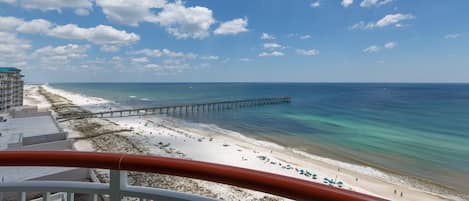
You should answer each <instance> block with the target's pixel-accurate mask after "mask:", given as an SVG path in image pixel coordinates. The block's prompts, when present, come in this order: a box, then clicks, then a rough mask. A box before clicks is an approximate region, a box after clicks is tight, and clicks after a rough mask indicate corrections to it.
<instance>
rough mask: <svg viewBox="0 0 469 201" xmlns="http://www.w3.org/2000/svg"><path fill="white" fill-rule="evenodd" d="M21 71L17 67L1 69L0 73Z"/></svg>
mask: <svg viewBox="0 0 469 201" xmlns="http://www.w3.org/2000/svg"><path fill="white" fill-rule="evenodd" d="M20 71H21V70H20V69H18V68H15V67H0V73H17V72H20Z"/></svg>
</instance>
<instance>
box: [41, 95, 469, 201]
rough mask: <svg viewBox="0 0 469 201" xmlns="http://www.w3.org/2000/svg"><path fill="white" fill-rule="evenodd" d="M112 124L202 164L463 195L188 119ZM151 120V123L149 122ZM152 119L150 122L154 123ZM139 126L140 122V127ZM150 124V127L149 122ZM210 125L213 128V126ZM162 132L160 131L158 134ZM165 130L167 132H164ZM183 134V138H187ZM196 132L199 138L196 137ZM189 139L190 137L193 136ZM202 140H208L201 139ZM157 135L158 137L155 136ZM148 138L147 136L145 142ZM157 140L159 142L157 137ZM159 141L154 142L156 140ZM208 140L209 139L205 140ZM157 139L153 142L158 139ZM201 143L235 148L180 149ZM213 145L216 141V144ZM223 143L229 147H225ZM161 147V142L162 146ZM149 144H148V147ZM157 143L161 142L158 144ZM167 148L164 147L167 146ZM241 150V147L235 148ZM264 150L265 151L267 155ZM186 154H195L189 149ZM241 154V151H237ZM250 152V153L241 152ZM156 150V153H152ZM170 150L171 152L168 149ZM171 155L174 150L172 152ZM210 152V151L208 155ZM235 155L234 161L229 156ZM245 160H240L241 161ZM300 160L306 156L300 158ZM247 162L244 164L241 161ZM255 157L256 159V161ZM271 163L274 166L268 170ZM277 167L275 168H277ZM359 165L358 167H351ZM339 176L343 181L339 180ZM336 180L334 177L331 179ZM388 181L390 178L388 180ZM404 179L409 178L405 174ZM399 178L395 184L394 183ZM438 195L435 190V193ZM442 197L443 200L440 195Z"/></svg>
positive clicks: (93, 101) (408, 196) (413, 192)
mask: <svg viewBox="0 0 469 201" xmlns="http://www.w3.org/2000/svg"><path fill="white" fill-rule="evenodd" d="M44 88H45V89H46V90H47V91H49V92H51V93H55V94H57V95H59V96H62V97H64V98H67V99H69V100H70V101H71V102H72V103H73V104H76V105H77V106H80V107H83V108H84V109H86V110H90V111H97V110H99V109H107V108H110V107H114V108H115V107H116V106H117V105H116V104H113V103H112V101H108V100H104V99H101V98H96V97H87V96H83V95H80V94H74V93H72V92H67V91H64V90H61V89H55V88H51V87H49V86H47V87H44ZM108 120H111V121H112V122H115V123H116V124H117V125H119V126H120V127H123V128H127V129H130V130H134V131H135V132H136V134H134V135H132V134H130V135H129V136H127V137H128V138H129V139H133V140H135V141H136V142H140V143H141V145H142V146H143V147H146V148H148V149H149V150H150V152H152V151H155V150H153V148H154V147H155V146H156V147H158V146H159V145H158V144H157V143H156V145H155V144H153V145H149V144H151V143H145V142H144V141H142V139H146V140H148V138H150V137H154V135H153V132H158V135H160V136H159V137H160V138H161V139H165V140H166V141H169V142H170V143H171V146H170V147H171V148H172V147H174V148H173V149H176V150H178V151H179V152H180V153H183V154H184V155H185V157H189V158H190V159H194V160H203V161H207V162H217V163H222V164H227V165H235V166H240V167H245V168H251V169H257V170H262V171H268V172H272V173H276V174H282V175H286V176H293V177H296V178H302V179H305V177H304V176H303V175H301V176H300V175H299V174H298V171H296V172H295V171H293V170H292V171H290V170H291V169H288V170H287V171H285V169H286V168H284V167H288V166H286V165H277V164H281V163H283V164H289V165H290V167H293V166H296V167H298V168H300V169H302V170H308V169H314V171H313V172H315V173H318V178H319V179H317V180H312V179H309V178H308V181H313V182H320V183H321V181H322V178H325V177H326V178H334V176H335V177H336V178H337V177H338V178H339V180H343V182H344V188H347V189H350V190H354V191H358V192H362V193H366V194H371V195H380V197H384V198H387V199H392V200H420V199H422V198H424V200H464V199H463V198H460V199H458V198H457V197H456V195H438V194H435V193H431V192H427V190H426V189H423V190H422V189H417V188H415V186H414V187H413V186H412V184H411V183H408V182H404V183H402V182H403V179H402V178H407V177H406V176H400V175H399V176H400V177H401V178H397V177H396V178H394V177H395V176H396V175H395V174H389V173H387V172H384V171H381V170H378V169H376V168H372V167H368V166H361V165H355V164H350V163H345V162H341V161H337V160H334V159H329V158H325V157H320V156H316V155H314V154H310V153H306V152H303V151H300V150H295V149H294V148H288V147H284V146H282V145H279V144H276V143H274V142H269V141H263V140H258V139H255V138H251V137H248V136H245V135H243V134H241V133H237V132H234V131H228V130H225V129H222V128H220V127H217V126H212V125H207V126H206V127H210V126H212V128H202V129H201V128H197V126H194V127H188V126H185V124H196V123H190V122H184V123H181V121H182V120H176V119H172V118H167V117H159V116H156V117H137V118H135V117H131V118H120V119H116V118H109V119H108ZM150 122H151V123H150ZM155 122H156V123H155ZM142 124H143V125H142ZM150 124H154V126H156V127H152V126H151V125H150ZM149 125H150V126H149ZM213 127H215V128H214V129H213ZM162 133H164V134H162ZM168 133H169V136H168V135H167V134H168ZM184 136H186V138H187V139H183V142H184V143H183V142H181V140H180V139H179V140H178V139H172V138H184ZM187 136H189V137H187ZM200 136H202V137H200ZM194 137H195V138H194ZM207 138H208V139H209V140H207ZM161 139H160V140H161ZM193 139H196V140H195V142H190V143H189V142H188V143H185V142H186V140H187V141H189V140H193ZM150 141H151V140H150ZM161 141H163V140H161ZM161 141H160V142H161ZM206 141H209V142H206ZM158 143H159V142H158ZM207 143H208V145H207V147H209V148H210V149H212V151H214V150H220V149H221V150H224V149H226V148H227V147H228V148H230V147H235V149H237V150H234V151H233V150H231V151H222V152H223V153H225V152H226V153H225V154H227V155H229V156H228V157H227V158H229V160H224V159H223V158H220V157H217V156H211V155H210V151H209V152H208V153H207V151H205V152H204V151H202V153H191V150H184V147H186V146H187V145H188V144H190V145H193V146H194V147H199V148H200V147H201V145H200V144H207ZM216 143H218V147H214V146H213V144H216ZM219 143H222V144H221V145H220V144H219ZM225 143H227V144H228V145H229V146H225ZM163 145H165V144H163ZM152 146H153V148H152ZM160 147H161V145H160ZM168 147H169V146H168ZM78 148H79V149H80V148H82V149H90V148H91V149H92V147H87V146H86V145H85V146H84V145H82V144H80V145H78ZM239 150H241V151H239ZM269 151H270V153H269ZM192 152H198V151H193V150H192ZM239 152H242V153H243V154H240V153H239ZM246 152H250V154H244V153H246ZM155 153H157V152H155ZM172 153H173V152H172ZM174 153H176V152H174ZM212 155H213V153H212ZM239 155H242V159H241V160H239ZM259 155H263V156H265V157H266V158H268V159H269V160H271V161H270V163H275V164H273V165H272V164H266V163H265V162H263V163H260V164H259V161H257V162H254V163H252V162H251V161H253V160H256V158H258V156H259ZM233 159H235V160H233ZM244 159H246V160H244ZM305 159H306V160H305ZM248 160H249V162H247V161H248ZM258 160H259V159H258ZM272 166H275V168H273V167H272ZM279 166H281V167H280V168H279ZM357 168H358V169H362V170H357ZM342 178H343V179H342ZM336 180H338V179H336ZM393 180H394V181H393ZM409 180H410V178H409ZM396 181H400V182H396ZM369 185H373V186H377V187H376V188H373V189H369V188H367V187H369ZM393 189H400V190H398V192H404V197H399V196H397V195H393ZM439 193H441V192H439ZM445 197H446V198H445Z"/></svg>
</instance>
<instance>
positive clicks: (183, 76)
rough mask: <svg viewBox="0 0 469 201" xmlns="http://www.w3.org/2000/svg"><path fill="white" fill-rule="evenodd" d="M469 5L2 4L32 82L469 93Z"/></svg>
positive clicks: (11, 46)
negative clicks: (440, 88) (457, 85)
mask: <svg viewBox="0 0 469 201" xmlns="http://www.w3.org/2000/svg"><path fill="white" fill-rule="evenodd" d="M468 9H469V1H467V0H448V1H436V0H412V1H409V0H294V1H288V0H237V1H222V0H197V1H180V0H0V66H13V67H18V68H20V69H22V70H23V74H24V75H25V80H26V81H27V82H468V81H469V12H467V10H468Z"/></svg>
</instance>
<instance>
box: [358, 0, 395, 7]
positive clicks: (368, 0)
mask: <svg viewBox="0 0 469 201" xmlns="http://www.w3.org/2000/svg"><path fill="white" fill-rule="evenodd" d="M392 1H393V0H363V1H362V2H361V3H360V6H361V7H372V6H377V7H378V6H382V5H384V4H387V3H391V2H392Z"/></svg>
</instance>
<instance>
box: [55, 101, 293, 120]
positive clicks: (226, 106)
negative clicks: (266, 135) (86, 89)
mask: <svg viewBox="0 0 469 201" xmlns="http://www.w3.org/2000/svg"><path fill="white" fill-rule="evenodd" d="M290 102H291V97H287V96H282V97H269V98H257V99H242V100H231V101H216V102H206V103H193V104H181V105H169V106H158V107H147V108H136V109H124V110H112V111H103V112H95V113H91V112H83V113H68V114H62V115H61V116H59V117H57V120H63V119H83V118H114V117H129V116H144V115H155V114H189V113H200V112H215V111H223V110H231V109H237V108H247V107H256V106H263V105H273V104H284V103H290Z"/></svg>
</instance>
